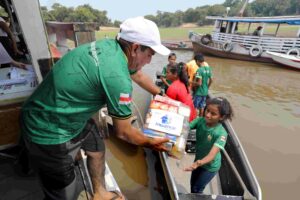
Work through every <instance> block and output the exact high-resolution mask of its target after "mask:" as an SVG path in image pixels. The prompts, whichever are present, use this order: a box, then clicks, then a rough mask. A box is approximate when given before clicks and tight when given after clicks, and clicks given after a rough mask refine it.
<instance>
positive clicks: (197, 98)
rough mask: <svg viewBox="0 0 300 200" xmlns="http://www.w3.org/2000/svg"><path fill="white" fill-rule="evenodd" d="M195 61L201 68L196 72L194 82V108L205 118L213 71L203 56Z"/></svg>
mask: <svg viewBox="0 0 300 200" xmlns="http://www.w3.org/2000/svg"><path fill="white" fill-rule="evenodd" d="M195 61H196V63H197V65H198V66H199V68H198V69H197V71H196V74H195V78H194V81H193V90H194V92H193V97H194V106H195V108H196V109H198V110H199V116H201V117H202V116H203V111H204V107H205V105H206V96H207V95H208V89H209V87H210V85H211V84H212V70H211V68H210V66H209V65H208V64H207V63H206V62H205V61H204V57H203V55H201V54H198V55H197V56H195Z"/></svg>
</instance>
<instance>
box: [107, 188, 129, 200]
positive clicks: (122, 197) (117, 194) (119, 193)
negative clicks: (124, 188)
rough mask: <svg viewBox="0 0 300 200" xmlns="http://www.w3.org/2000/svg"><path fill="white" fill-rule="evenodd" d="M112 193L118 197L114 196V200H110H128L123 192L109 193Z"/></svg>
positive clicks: (114, 191)
mask: <svg viewBox="0 0 300 200" xmlns="http://www.w3.org/2000/svg"><path fill="white" fill-rule="evenodd" d="M109 192H111V193H114V194H116V196H114V197H113V198H111V199H110V200H117V199H119V198H120V199H124V200H127V199H126V197H125V196H124V195H122V194H121V192H119V191H118V190H113V191H109Z"/></svg>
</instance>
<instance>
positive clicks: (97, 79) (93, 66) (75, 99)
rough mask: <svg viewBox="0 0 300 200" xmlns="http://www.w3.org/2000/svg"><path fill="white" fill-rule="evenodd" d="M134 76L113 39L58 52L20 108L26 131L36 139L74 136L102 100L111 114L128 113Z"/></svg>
mask: <svg viewBox="0 0 300 200" xmlns="http://www.w3.org/2000/svg"><path fill="white" fill-rule="evenodd" d="M131 93H132V82H131V78H130V75H129V71H128V62H127V59H126V56H125V54H124V53H123V51H122V49H121V48H120V46H119V44H118V43H117V42H116V41H115V40H102V41H96V42H92V43H89V44H85V45H82V46H79V47H77V48H75V49H74V50H72V51H71V52H69V53H68V54H66V55H65V56H64V57H63V58H61V59H60V60H59V61H58V62H57V63H56V64H55V65H54V67H53V68H52V70H51V71H50V72H49V74H48V75H47V76H46V78H45V79H44V80H43V82H42V83H41V84H40V85H39V87H38V88H37V89H36V91H35V92H34V93H33V94H32V96H31V97H30V98H29V99H28V100H27V101H26V102H25V103H24V105H23V108H22V119H23V126H24V127H22V130H23V132H24V134H27V135H28V136H29V138H30V139H31V140H32V141H33V142H34V143H38V144H61V143H64V142H66V141H68V140H70V139H72V138H74V137H76V136H77V135H78V134H79V133H80V132H81V131H82V129H83V128H84V126H85V124H86V121H87V120H88V119H89V118H90V117H91V116H92V115H93V114H94V113H96V112H97V111H98V110H99V109H100V108H101V107H103V106H104V105H105V104H106V105H107V107H108V112H109V114H110V115H111V116H113V117H118V118H128V117H130V116H131Z"/></svg>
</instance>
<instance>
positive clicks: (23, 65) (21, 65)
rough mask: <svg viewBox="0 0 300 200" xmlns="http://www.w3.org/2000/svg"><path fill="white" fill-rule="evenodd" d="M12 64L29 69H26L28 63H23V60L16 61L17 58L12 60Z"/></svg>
mask: <svg viewBox="0 0 300 200" xmlns="http://www.w3.org/2000/svg"><path fill="white" fill-rule="evenodd" d="M11 64H13V65H14V66H16V67H18V68H21V69H25V70H27V69H26V64H24V63H21V62H17V61H15V60H12V61H11Z"/></svg>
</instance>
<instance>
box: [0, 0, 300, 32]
mask: <svg viewBox="0 0 300 200" xmlns="http://www.w3.org/2000/svg"><path fill="white" fill-rule="evenodd" d="M244 2H245V0H225V1H224V3H222V4H215V5H206V6H199V7H196V8H189V9H187V10H185V11H181V10H178V11H176V12H174V13H172V12H164V11H157V13H156V15H146V16H145V17H146V18H148V19H151V20H153V21H155V22H156V23H157V24H158V26H160V27H176V26H180V25H182V24H184V23H195V24H197V25H207V24H211V23H212V21H210V20H206V19H205V16H207V15H218V16H222V15H225V14H226V7H230V10H229V12H228V16H237V15H238V13H239V11H240V9H241V8H242V7H243V4H244ZM41 11H42V14H43V17H44V20H45V21H60V22H96V23H99V25H101V26H116V27H118V26H119V24H120V23H121V22H120V21H118V20H115V21H112V20H111V19H109V18H108V17H107V11H105V10H98V9H94V8H93V7H91V6H90V5H88V4H85V5H81V6H77V7H66V6H63V5H61V4H59V3H55V4H53V5H52V7H51V9H48V8H47V7H45V6H42V7H41ZM1 14H2V13H1V10H0V16H1ZM299 14H300V0H254V1H252V2H250V3H248V5H247V7H246V9H245V12H244V15H243V16H249V17H251V16H256V17H259V16H281V15H299Z"/></svg>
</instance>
